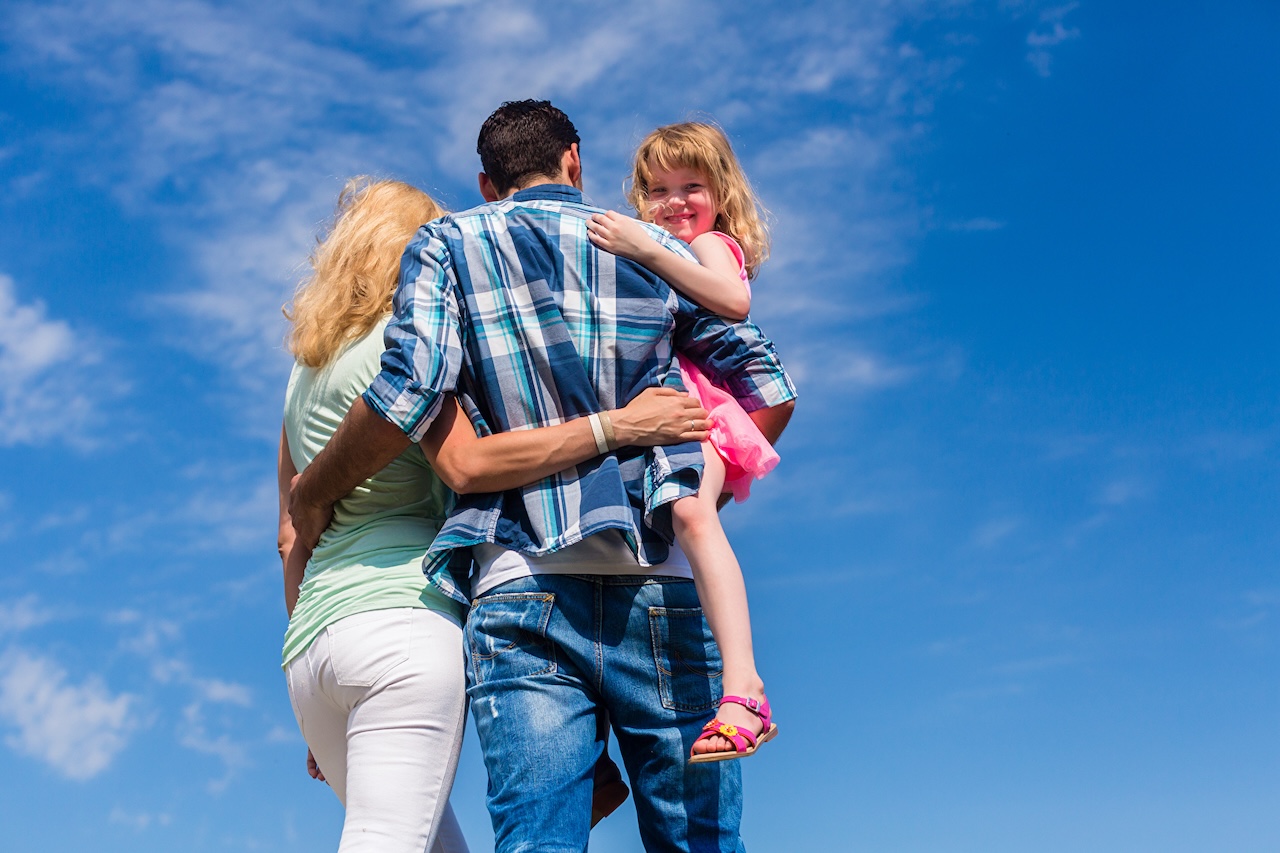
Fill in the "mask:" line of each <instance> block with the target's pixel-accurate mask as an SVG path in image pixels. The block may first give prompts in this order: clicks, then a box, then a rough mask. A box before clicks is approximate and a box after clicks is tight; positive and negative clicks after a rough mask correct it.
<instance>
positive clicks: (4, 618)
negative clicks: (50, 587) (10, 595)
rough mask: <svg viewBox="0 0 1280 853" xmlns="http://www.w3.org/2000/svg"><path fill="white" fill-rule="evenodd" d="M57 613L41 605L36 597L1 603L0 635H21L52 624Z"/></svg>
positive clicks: (25, 597)
mask: <svg viewBox="0 0 1280 853" xmlns="http://www.w3.org/2000/svg"><path fill="white" fill-rule="evenodd" d="M56 617H57V613H56V612H54V611H53V610H51V609H49V608H47V607H44V606H43V605H41V604H40V599H39V598H38V597H36V596H35V595H27V596H24V597H23V598H19V599H15V600H13V601H0V635H2V634H19V633H22V632H23V631H26V630H29V629H31V628H38V627H39V626H41V625H44V624H46V623H48V622H52V621H53V620H54V619H55V618H56Z"/></svg>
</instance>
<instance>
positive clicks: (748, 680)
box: [672, 442, 764, 753]
mask: <svg viewBox="0 0 1280 853" xmlns="http://www.w3.org/2000/svg"><path fill="white" fill-rule="evenodd" d="M702 454H703V457H704V459H705V460H706V465H705V468H704V469H703V472H702V487H701V489H700V490H699V492H698V495H697V497H689V498H681V499H680V500H678V501H676V503H675V505H674V506H673V507H672V516H673V518H674V522H675V533H676V539H677V540H678V541H679V542H680V547H681V548H683V549H684V553H685V555H686V556H687V557H688V558H689V565H690V566H691V567H692V568H693V581H694V584H696V585H697V588H698V598H699V599H701V601H702V611H703V613H704V614H706V617H707V624H708V625H709V626H710V627H711V635H712V636H713V637H715V639H716V644H717V645H718V646H719V647H720V656H721V658H722V659H723V661H724V678H723V684H724V692H725V695H731V696H744V697H748V696H749V697H754V698H756V699H759V698H761V697H762V696H763V695H764V682H763V681H761V680H760V674H759V673H758V672H756V659H755V653H754V651H753V650H752V647H751V616H750V613H749V611H748V609H747V586H746V582H745V581H744V580H743V579H742V569H741V568H740V567H739V566H738V558H737V557H736V556H735V555H734V553H733V548H732V546H730V545H729V539H728V537H727V536H725V533H724V528H723V527H721V526H720V516H719V514H718V513H717V512H716V502H717V501H718V500H719V498H720V491H721V489H723V488H724V461H723V460H722V459H721V458H720V454H719V453H717V452H716V451H715V448H713V447H712V446H711V445H710V444H708V443H706V442H704V443H703V445H702ZM716 717H717V718H718V719H719V720H720V721H721V722H724V723H729V724H731V725H734V726H737V727H738V728H740V729H745V730H746V731H749V732H751V733H752V734H755V735H758V734H760V730H761V728H762V726H761V723H760V718H759V717H757V716H756V715H755V714H753V713H752V712H751V711H748V710H747V709H746V708H744V707H742V706H741V705H737V704H733V703H730V704H726V705H722V706H720V710H719V712H718V713H717V714H716ZM732 749H733V744H732V743H731V742H730V741H729V740H728V739H727V738H723V737H719V736H716V737H712V738H707V739H705V740H702V741H699V742H698V743H696V744H694V746H693V750H694V752H695V753H704V752H725V751H729V750H732Z"/></svg>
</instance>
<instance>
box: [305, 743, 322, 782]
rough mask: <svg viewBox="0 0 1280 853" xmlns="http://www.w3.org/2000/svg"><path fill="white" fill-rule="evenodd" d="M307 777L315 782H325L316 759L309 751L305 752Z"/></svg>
mask: <svg viewBox="0 0 1280 853" xmlns="http://www.w3.org/2000/svg"><path fill="white" fill-rule="evenodd" d="M307 775H308V776H310V777H311V778H312V779H315V780H316V781H317V782H324V781H326V780H325V778H324V771H323V770H321V769H320V765H319V764H316V757H315V756H314V755H312V754H311V750H309V749H308V750H307Z"/></svg>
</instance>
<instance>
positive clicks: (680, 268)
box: [587, 210, 751, 322]
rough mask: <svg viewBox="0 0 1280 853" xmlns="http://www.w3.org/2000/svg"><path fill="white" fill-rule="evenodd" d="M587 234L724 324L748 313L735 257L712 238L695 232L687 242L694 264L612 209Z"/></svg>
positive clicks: (594, 220) (594, 219)
mask: <svg viewBox="0 0 1280 853" xmlns="http://www.w3.org/2000/svg"><path fill="white" fill-rule="evenodd" d="M587 236H588V237H590V238H591V242H592V243H595V244H596V245H597V246H599V247H600V248H601V249H604V250H605V251H606V252H612V253H613V254H615V255H619V256H621V257H624V258H627V259H628V260H632V261H635V262H636V263H638V264H640V265H641V266H642V267H644V268H645V269H647V270H649V272H651V273H654V274H655V275H657V276H659V277H660V278H662V280H663V281H665V282H667V284H670V285H671V286H672V287H674V288H675V289H676V290H679V291H680V292H681V293H683V294H684V295H685V296H687V297H689V298H690V299H692V300H693V301H694V302H696V303H698V304H699V305H701V306H702V307H703V308H706V309H707V310H708V311H712V312H714V313H716V314H719V315H720V316H721V317H724V318H725V319H726V320H733V321H735V322H736V321H738V320H745V319H746V317H747V312H749V311H750V310H751V294H750V293H748V292H747V289H746V288H745V287H743V285H742V279H741V278H740V277H739V275H738V270H739V269H740V267H739V266H738V259H737V258H735V257H734V256H733V252H732V251H730V249H729V247H728V246H726V245H725V244H724V241H723V240H721V239H720V238H719V237H716V236H715V235H714V234H700V235H698V236H697V237H695V238H694V240H693V242H692V243H690V244H689V248H690V249H692V250H693V254H694V256H695V257H697V259H698V261H699V263H697V264H695V263H693V262H691V261H689V260H687V259H686V258H682V257H680V256H679V255H677V254H676V253H675V252H672V251H670V250H669V249H666V248H664V247H663V246H662V245H661V244H660V243H658V241H657V240H654V239H653V238H652V237H650V236H649V235H648V234H647V233H646V232H645V230H644V228H643V227H642V226H641V225H640V223H639V222H637V221H636V220H634V219H632V218H631V217H630V216H623V215H622V214H621V213H618V212H617V211H616V210H610V211H608V212H607V213H597V214H595V215H594V216H592V217H591V219H590V220H589V221H588V222H587Z"/></svg>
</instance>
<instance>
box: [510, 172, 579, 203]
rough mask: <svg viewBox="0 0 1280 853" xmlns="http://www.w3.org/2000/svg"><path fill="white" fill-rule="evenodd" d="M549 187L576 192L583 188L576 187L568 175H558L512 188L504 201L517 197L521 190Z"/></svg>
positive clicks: (535, 179) (536, 179)
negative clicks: (560, 187) (563, 188)
mask: <svg viewBox="0 0 1280 853" xmlns="http://www.w3.org/2000/svg"><path fill="white" fill-rule="evenodd" d="M548 185H556V186H562V187H573V188H574V189H576V190H581V189H582V187H578V186H574V184H573V182H572V181H570V180H569V176H568V175H556V176H555V177H554V178H534V179H533V180H531V181H529V182H528V183H527V184H522V185H521V186H518V187H512V188H511V189H510V190H508V191H507V194H506V195H504V196H503V198H504V199H506V198H511V196H513V195H515V194H516V193H518V192H520V191H521V190H531V189H533V188H534V187H545V186H548Z"/></svg>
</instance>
